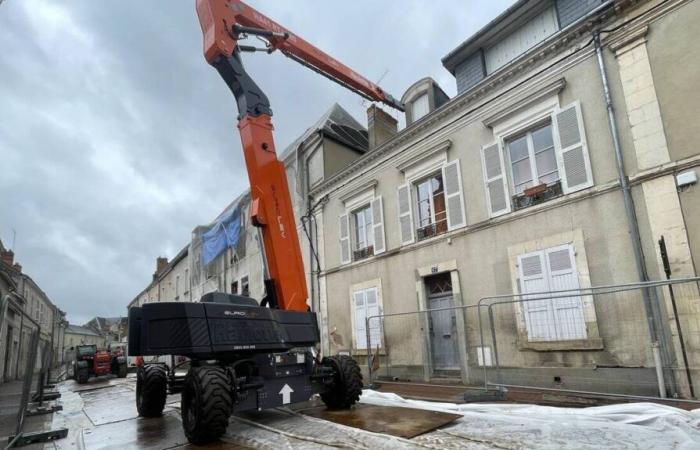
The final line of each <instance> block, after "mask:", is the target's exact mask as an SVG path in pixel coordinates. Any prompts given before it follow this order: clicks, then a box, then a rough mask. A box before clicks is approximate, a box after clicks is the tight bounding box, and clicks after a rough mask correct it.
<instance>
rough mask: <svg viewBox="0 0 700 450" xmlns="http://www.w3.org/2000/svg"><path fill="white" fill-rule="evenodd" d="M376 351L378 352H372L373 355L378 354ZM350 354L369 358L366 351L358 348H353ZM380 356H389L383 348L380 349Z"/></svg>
mask: <svg viewBox="0 0 700 450" xmlns="http://www.w3.org/2000/svg"><path fill="white" fill-rule="evenodd" d="M376 351H377V350H376V349H374V350H372V353H373V354H374V353H376ZM350 354H351V355H352V356H367V350H366V349H362V350H358V349H356V348H353V349H351V350H350ZM379 355H380V356H386V355H387V353H386V350H385V349H384V348H382V347H379Z"/></svg>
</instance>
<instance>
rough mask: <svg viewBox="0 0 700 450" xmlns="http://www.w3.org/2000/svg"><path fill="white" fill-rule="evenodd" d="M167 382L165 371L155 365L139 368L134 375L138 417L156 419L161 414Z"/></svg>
mask: <svg viewBox="0 0 700 450" xmlns="http://www.w3.org/2000/svg"><path fill="white" fill-rule="evenodd" d="M167 388H168V381H167V379H166V375H165V369H164V368H163V367H161V366H159V365H156V364H147V365H144V366H142V367H139V370H138V372H137V374H136V409H137V410H138V412H139V415H140V416H143V417H158V416H160V415H161V414H163V408H164V407H165V398H166V397H167V396H168V393H167Z"/></svg>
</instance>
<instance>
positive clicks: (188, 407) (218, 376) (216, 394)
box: [182, 366, 233, 445]
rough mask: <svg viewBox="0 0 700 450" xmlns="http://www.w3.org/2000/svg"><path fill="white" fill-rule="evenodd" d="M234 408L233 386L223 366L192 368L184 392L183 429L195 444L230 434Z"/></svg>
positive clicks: (186, 379)
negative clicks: (229, 421) (226, 433)
mask: <svg viewBox="0 0 700 450" xmlns="http://www.w3.org/2000/svg"><path fill="white" fill-rule="evenodd" d="M232 408H233V397H232V392H231V386H230V383H229V377H228V374H227V373H226V370H225V369H224V368H223V367H218V366H201V367H192V368H190V370H189V372H187V376H186V377H185V386H184V389H183V391H182V426H183V428H184V429H185V436H187V439H188V440H189V441H190V442H191V443H193V444H195V445H202V444H206V443H208V442H212V441H216V440H217V439H219V438H220V437H221V436H222V435H223V434H224V433H225V432H226V428H227V427H228V419H229V417H230V416H231V412H232Z"/></svg>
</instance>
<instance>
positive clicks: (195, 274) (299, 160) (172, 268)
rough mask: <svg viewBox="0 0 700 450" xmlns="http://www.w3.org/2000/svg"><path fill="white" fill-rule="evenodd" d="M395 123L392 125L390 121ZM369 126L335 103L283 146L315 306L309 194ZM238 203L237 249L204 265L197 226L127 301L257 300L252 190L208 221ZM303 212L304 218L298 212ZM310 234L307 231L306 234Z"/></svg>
mask: <svg viewBox="0 0 700 450" xmlns="http://www.w3.org/2000/svg"><path fill="white" fill-rule="evenodd" d="M394 128H395V125H394ZM371 138H372V137H371V136H368V133H367V130H366V129H365V128H364V127H363V126H362V125H360V123H359V122H357V121H356V120H355V119H354V118H353V117H352V116H351V115H350V114H349V113H348V112H347V111H345V110H344V109H343V108H342V107H341V106H340V105H338V104H334V105H333V106H332V107H331V108H330V109H329V110H328V111H327V112H326V113H325V114H323V116H321V117H320V118H319V119H318V121H317V122H316V123H315V124H313V125H312V126H311V127H309V128H308V129H307V130H306V131H305V132H304V133H303V134H302V135H301V136H299V137H298V138H297V139H296V140H295V141H294V142H293V143H292V144H290V145H289V146H287V148H286V149H285V150H284V151H282V152H281V153H280V154H279V155H280V156H279V158H280V159H281V160H282V161H284V164H285V167H286V172H287V182H288V183H289V188H290V193H291V195H292V200H293V204H294V205H293V206H294V212H295V216H296V219H297V228H298V233H299V239H300V241H301V245H302V256H303V259H304V265H305V267H306V275H307V282H308V285H309V297H310V299H309V303H310V305H312V308H313V309H314V310H315V309H316V308H317V307H318V298H319V297H318V292H319V286H318V283H317V278H316V277H315V276H314V277H313V278H312V277H311V272H312V270H313V271H314V273H315V272H316V271H317V270H318V267H317V264H316V262H315V261H314V257H313V254H312V251H311V249H310V247H309V238H308V236H311V237H312V239H314V242H315V241H316V230H317V228H316V225H315V223H314V220H315V216H314V215H313V214H312V217H311V219H309V218H308V216H309V209H310V208H311V207H313V206H314V205H313V204H311V203H310V202H309V200H308V193H309V192H310V190H311V189H313V188H314V187H315V186H317V185H319V184H320V183H322V182H323V181H324V180H327V179H329V178H331V177H332V176H333V175H334V174H336V173H338V172H339V171H341V170H343V169H344V168H346V167H347V166H348V165H349V164H351V163H352V162H353V161H355V160H356V159H358V158H359V157H361V156H362V155H363V154H364V153H365V152H366V151H367V148H368V140H369V139H371ZM236 208H239V214H240V220H241V223H242V229H241V237H240V239H239V241H238V245H237V246H236V248H228V249H226V251H224V252H223V253H221V254H220V255H219V256H217V257H216V258H215V259H214V260H213V261H212V262H211V263H210V264H208V265H206V266H205V265H203V264H202V252H201V242H198V240H197V236H201V233H202V231H203V230H207V229H209V228H210V226H211V225H207V226H202V227H197V228H195V230H194V233H193V236H194V238H193V239H192V240H191V242H189V243H188V244H187V245H185V246H184V247H183V248H182V250H180V252H178V254H177V255H176V256H175V257H174V258H173V259H172V260H171V261H168V259H167V258H163V257H159V258H157V260H156V270H155V272H154V273H153V277H152V281H151V282H150V283H149V284H148V286H146V288H145V289H144V290H143V291H141V292H140V293H139V294H138V295H137V296H136V297H135V298H134V299H132V301H131V302H130V303H129V307H131V306H140V305H143V304H144V303H149V302H164V301H170V302H172V301H198V300H199V299H200V298H201V296H202V295H203V294H205V293H207V292H212V291H219V292H227V293H235V294H240V295H246V296H250V297H252V298H255V299H256V300H258V301H260V300H261V299H262V298H263V297H264V295H265V288H264V284H263V273H264V271H263V259H262V256H261V253H260V248H261V247H260V246H261V242H260V238H259V234H258V229H257V228H255V227H253V226H252V225H250V219H249V213H250V194H249V192H247V191H246V192H244V193H243V194H241V195H240V196H239V197H238V198H236V199H235V200H234V201H233V202H231V204H229V205H228V206H227V207H226V208H225V209H224V211H223V212H222V213H221V214H220V215H219V216H218V217H217V218H216V219H215V220H214V221H212V223H216V222H217V221H218V220H221V219H222V218H223V217H225V216H226V215H227V214H231V213H232V211H234V210H235V209H236ZM304 216H306V218H305V219H303V223H302V217H304ZM307 233H308V236H307Z"/></svg>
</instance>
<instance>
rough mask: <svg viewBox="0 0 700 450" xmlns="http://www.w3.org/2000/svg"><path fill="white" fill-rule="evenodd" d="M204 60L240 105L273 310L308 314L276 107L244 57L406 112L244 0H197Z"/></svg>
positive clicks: (254, 210) (240, 124) (253, 217)
mask: <svg viewBox="0 0 700 450" xmlns="http://www.w3.org/2000/svg"><path fill="white" fill-rule="evenodd" d="M197 15H198V16H199V23H200V25H201V27H202V33H203V34H204V56H205V58H206V60H207V62H209V64H211V65H212V66H214V67H215V68H216V69H217V70H218V71H219V74H220V75H221V77H222V78H223V79H224V81H226V83H227V84H228V86H229V88H230V89H231V92H233V94H234V96H235V98H236V102H237V104H238V112H239V122H238V129H239V131H240V135H241V141H242V144H243V153H244V156H245V161H246V168H247V170H248V178H249V180H250V190H251V197H252V207H251V220H252V222H253V224H254V225H256V226H259V227H261V228H262V235H263V243H264V246H265V256H266V260H267V264H268V269H269V274H270V280H268V281H267V282H266V285H267V290H268V293H267V295H268V298H267V301H268V302H269V303H270V304H271V306H273V307H279V308H281V309H286V310H296V311H306V310H307V309H308V307H307V305H306V299H307V290H306V276H305V272H304V264H303V261H302V258H301V248H300V245H299V237H298V235H297V230H296V223H295V220H294V211H293V208H292V200H291V197H290V195H289V188H288V185H287V177H286V173H285V170H284V164H283V163H282V162H280V161H279V160H278V159H277V154H276V152H275V146H274V141H273V137H272V129H273V127H272V121H271V116H272V110H271V109H270V103H269V101H268V99H267V97H266V96H265V94H264V93H263V92H262V90H261V89H260V88H259V87H258V86H257V84H255V82H254V81H253V79H252V78H251V77H250V76H249V75H248V73H247V72H246V71H245V69H244V68H243V64H242V62H241V52H251V51H264V52H267V53H272V52H273V51H275V50H279V51H280V52H282V53H283V54H285V55H286V56H288V57H290V58H292V59H294V60H295V61H297V62H299V63H301V64H303V65H305V66H307V67H310V68H311V69H313V70H315V71H317V72H319V73H320V74H322V75H324V76H326V77H328V78H330V79H331V80H333V81H335V82H337V83H339V84H341V85H343V86H345V87H347V88H348V89H351V90H353V91H355V92H357V93H358V94H360V95H362V96H363V97H365V98H367V99H369V100H372V101H378V102H383V103H385V104H387V105H389V106H391V107H393V108H396V109H399V110H401V111H403V105H402V104H401V102H399V101H398V100H396V99H395V98H394V97H392V96H391V95H389V94H388V93H386V92H384V91H383V90H382V89H381V88H380V87H379V86H377V85H376V84H374V83H372V82H371V81H369V80H367V79H366V78H364V77H362V76H360V75H358V74H356V73H355V72H354V71H352V70H351V69H350V68H349V67H347V66H345V65H343V64H342V63H340V62H338V61H336V60H335V59H334V58H332V57H331V56H329V55H327V54H326V53H324V52H322V51H321V50H319V49H317V48H316V47H314V46H313V45H311V44H309V43H308V42H306V41H305V40H303V39H302V38H300V37H299V36H297V35H295V34H293V33H292V32H290V31H289V30H287V29H286V28H284V27H282V26H281V25H279V24H277V23H276V22H274V21H273V20H271V19H269V18H267V17H265V16H264V15H263V14H260V13H259V12H258V11H256V10H255V9H253V8H251V7H250V6H248V5H246V4H245V3H243V2H241V1H240V0H197ZM248 35H253V36H257V37H260V38H262V39H264V40H265V41H266V43H267V45H266V47H265V48H263V49H259V48H255V47H252V46H247V45H242V44H239V41H241V40H242V39H245V38H246V37H247V36H248Z"/></svg>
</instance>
